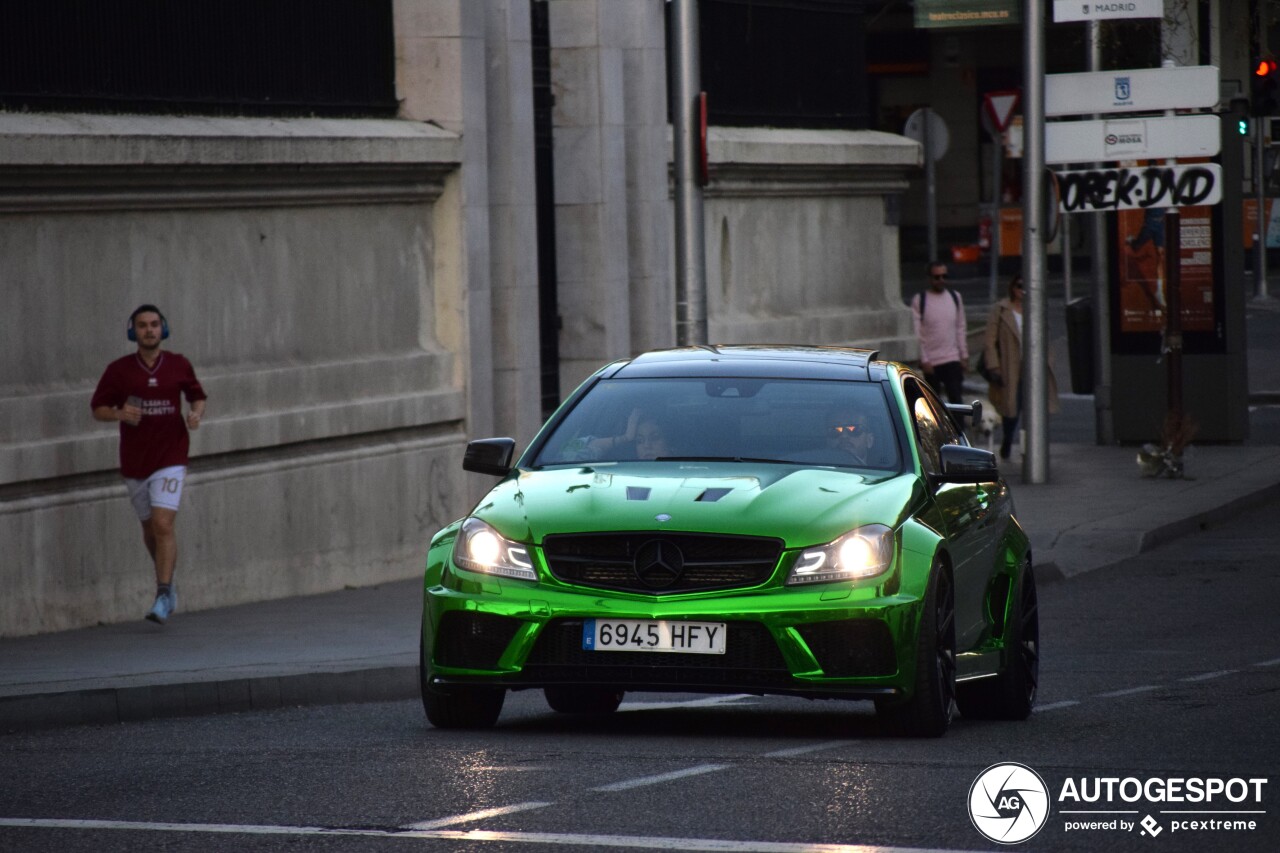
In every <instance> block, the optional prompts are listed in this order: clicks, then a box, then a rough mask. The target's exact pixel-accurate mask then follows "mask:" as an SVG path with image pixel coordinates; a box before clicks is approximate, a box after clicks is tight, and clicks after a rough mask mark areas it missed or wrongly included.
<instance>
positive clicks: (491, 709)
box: [418, 643, 507, 729]
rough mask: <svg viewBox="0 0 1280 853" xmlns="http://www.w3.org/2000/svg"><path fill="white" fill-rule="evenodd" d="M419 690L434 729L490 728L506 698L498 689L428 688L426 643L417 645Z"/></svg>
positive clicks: (429, 685) (503, 691)
mask: <svg viewBox="0 0 1280 853" xmlns="http://www.w3.org/2000/svg"><path fill="white" fill-rule="evenodd" d="M418 686H419V688H420V690H421V692H422V709H423V710H424V711H425V712H426V714H427V721H428V722H429V723H431V725H433V726H435V727H436V728H437V729H489V728H493V726H494V724H495V723H497V722H498V717H499V716H500V715H501V714H502V705H503V703H504V702H505V701H506V698H507V691H506V690H503V689H502V688H500V687H462V686H457V685H449V686H438V685H433V684H431V674H430V672H429V671H428V669H427V654H426V645H425V643H419V645H418Z"/></svg>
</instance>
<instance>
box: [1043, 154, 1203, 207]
mask: <svg viewBox="0 0 1280 853" xmlns="http://www.w3.org/2000/svg"><path fill="white" fill-rule="evenodd" d="M1057 178H1058V193H1059V196H1060V201H1061V209H1062V212H1063V213H1079V212H1087V211H1094V210H1140V209H1145V208H1148V207H1190V206H1192V205H1206V206H1207V205H1213V204H1218V203H1219V202H1221V201H1222V167H1221V166H1219V165H1218V164H1217V163H1185V164H1179V165H1176V166H1138V167H1135V168H1116V169H1089V170H1086V171H1079V172H1058V173H1057Z"/></svg>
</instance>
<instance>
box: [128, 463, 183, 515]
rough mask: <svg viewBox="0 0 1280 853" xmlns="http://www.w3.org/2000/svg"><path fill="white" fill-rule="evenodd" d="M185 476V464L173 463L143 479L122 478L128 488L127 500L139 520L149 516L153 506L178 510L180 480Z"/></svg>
mask: <svg viewBox="0 0 1280 853" xmlns="http://www.w3.org/2000/svg"><path fill="white" fill-rule="evenodd" d="M186 478H187V466H185V465H174V466H172V467H170V468H161V469H160V470H159V471H156V472H155V473H154V474H152V475H151V476H150V477H148V478H147V479H145V480H133V479H130V478H129V477H125V478H124V485H125V488H127V489H128V490H129V501H130V503H132V504H133V511H134V512H136V513H137V514H138V520H139V521H146V520H147V519H149V518H151V508H152V507H153V506H159V507H164V508H165V509H171V510H173V511H174V512H177V511H178V503H179V502H180V501H181V500H182V481H183V480H185V479H186Z"/></svg>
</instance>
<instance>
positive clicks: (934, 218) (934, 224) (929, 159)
mask: <svg viewBox="0 0 1280 853" xmlns="http://www.w3.org/2000/svg"><path fill="white" fill-rule="evenodd" d="M929 113H930V110H929V108H928V107H925V108H924V121H922V122H920V126H921V133H923V134H924V176H925V196H926V200H927V202H928V204H927V208H928V225H929V263H931V264H936V263H937V262H938V171H937V168H936V167H935V166H934V161H933V140H932V139H930V138H929V125H930V124H932V123H933V122H932V121H931V120H930V119H931V118H932V117H931V116H930V115H929Z"/></svg>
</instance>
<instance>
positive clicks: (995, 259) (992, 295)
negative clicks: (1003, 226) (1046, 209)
mask: <svg viewBox="0 0 1280 853" xmlns="http://www.w3.org/2000/svg"><path fill="white" fill-rule="evenodd" d="M991 124H992V128H991V138H992V139H994V140H995V145H993V146H992V154H993V155H994V156H992V158H991V247H990V252H991V281H990V282H988V286H987V297H988V300H989V301H990V303H991V304H992V305H995V304H996V302H997V301H998V300H999V299H1000V285H999V282H998V281H997V280H998V279H999V277H1000V189H1001V187H1000V185H1001V184H1002V183H1003V181H1002V180H1001V178H1002V177H1003V174H1002V172H1003V171H1004V170H1003V168H1002V167H1003V166H1004V151H1003V150H1002V145H1003V141H1002V140H1001V139H1000V133H999V132H997V131H996V129H995V122H994V121H993V122H992V123H991Z"/></svg>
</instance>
